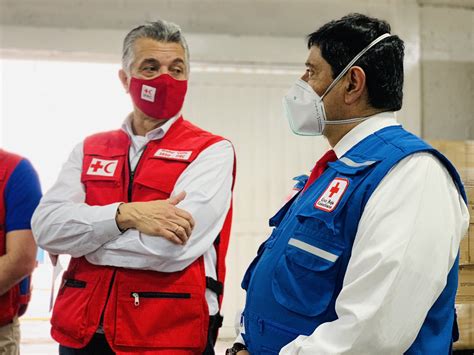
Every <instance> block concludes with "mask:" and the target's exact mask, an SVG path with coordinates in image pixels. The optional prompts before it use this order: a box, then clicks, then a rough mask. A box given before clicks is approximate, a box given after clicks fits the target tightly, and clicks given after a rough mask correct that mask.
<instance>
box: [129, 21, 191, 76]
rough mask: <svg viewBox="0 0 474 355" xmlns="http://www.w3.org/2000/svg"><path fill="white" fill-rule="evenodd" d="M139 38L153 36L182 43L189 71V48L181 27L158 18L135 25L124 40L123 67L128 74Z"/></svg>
mask: <svg viewBox="0 0 474 355" xmlns="http://www.w3.org/2000/svg"><path fill="white" fill-rule="evenodd" d="M139 38H151V39H154V40H155V41H158V42H165V43H178V44H180V45H181V47H183V49H184V57H185V58H184V60H185V64H186V71H189V49H188V44H187V43H186V39H185V38H184V36H183V33H182V32H181V28H180V27H179V26H178V25H177V24H175V23H173V22H167V21H164V20H157V21H154V22H147V23H146V24H144V25H141V26H138V27H135V28H134V29H133V30H131V31H130V32H129V33H128V34H127V36H126V37H125V39H124V40H123V49H122V67H123V70H125V72H126V73H127V74H130V69H131V67H132V63H133V61H134V60H135V57H134V52H133V45H134V44H135V41H136V40H137V39H139Z"/></svg>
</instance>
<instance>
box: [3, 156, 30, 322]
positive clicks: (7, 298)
mask: <svg viewBox="0 0 474 355" xmlns="http://www.w3.org/2000/svg"><path fill="white" fill-rule="evenodd" d="M21 160H22V157H20V156H18V155H16V154H12V153H8V152H6V151H4V150H2V149H0V197H1V198H0V256H2V255H5V253H6V232H5V215H6V209H5V187H6V186H7V183H8V180H9V179H10V175H11V174H12V173H13V171H14V170H15V168H16V166H17V165H18V163H19V162H20V161H21ZM29 299H30V294H29V293H28V294H26V295H21V294H20V285H19V284H16V285H15V286H13V287H12V288H11V289H10V290H8V291H7V292H6V293H4V294H3V295H1V296H0V327H1V326H2V325H5V324H8V323H10V322H11V321H12V320H13V318H14V317H15V316H17V315H18V316H21V315H22V314H23V313H24V312H25V310H26V307H27V305H28V301H29Z"/></svg>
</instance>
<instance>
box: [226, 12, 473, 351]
mask: <svg viewBox="0 0 474 355" xmlns="http://www.w3.org/2000/svg"><path fill="white" fill-rule="evenodd" d="M308 49H309V56H308V59H307V61H306V67H307V70H306V72H305V73H304V75H303V76H302V77H301V79H299V80H298V81H297V82H296V83H295V85H294V86H293V87H292V88H291V89H290V91H289V93H288V94H287V95H286V96H285V98H284V100H283V102H284V106H285V111H286V115H287V117H288V119H289V121H290V125H291V128H292V130H293V131H294V132H295V133H296V134H299V135H313V136H317V135H321V134H322V135H324V136H325V137H326V138H327V139H328V141H329V143H330V145H331V147H332V150H330V151H329V152H327V153H326V154H325V155H324V156H323V157H322V158H321V159H320V160H319V161H318V163H317V164H316V166H315V167H314V168H313V170H312V173H311V176H310V177H309V179H308V181H307V182H306V184H305V186H304V188H303V189H302V190H301V191H300V193H298V194H297V195H296V196H294V197H293V198H292V199H291V200H290V201H289V202H288V203H287V204H286V205H285V206H284V207H283V208H282V209H281V210H280V211H279V212H278V213H277V214H276V215H275V216H274V217H273V218H271V219H270V225H271V226H272V227H274V229H273V232H272V234H271V235H270V237H269V238H268V239H267V240H266V241H265V242H264V243H263V244H262V245H261V246H260V248H259V251H258V255H257V257H256V258H255V260H254V261H253V262H252V263H251V265H250V266H249V268H248V270H247V273H246V275H245V276H244V280H243V282H242V287H243V288H244V289H245V290H247V298H246V306H245V309H244V311H243V314H242V324H241V326H242V329H241V335H240V336H239V338H238V339H237V341H236V344H234V346H233V348H232V349H229V350H228V351H227V353H228V354H239V355H240V354H242V355H244V354H248V353H251V354H278V353H279V354H285V355H289V354H292V355H294V354H299V355H315V354H402V353H406V354H449V353H450V351H451V347H452V343H453V340H455V338H456V332H457V329H456V321H455V309H454V299H455V294H456V288H457V268H458V250H459V243H460V240H461V238H462V236H463V235H464V233H465V232H466V230H467V226H468V223H469V221H468V218H469V215H468V210H467V207H466V196H465V193H464V189H463V186H462V183H461V181H460V179H459V175H458V174H457V172H456V170H455V169H454V167H453V166H452V165H451V164H450V163H449V161H448V160H447V159H446V158H445V157H444V156H442V155H441V154H440V153H439V152H437V151H436V150H434V149H433V148H432V147H430V146H429V145H427V144H426V143H425V142H423V141H422V140H421V139H420V138H418V137H416V136H415V135H413V134H411V133H409V132H407V131H405V130H404V129H403V128H402V127H401V126H400V125H399V124H398V123H397V121H396V119H395V114H394V112H395V111H398V110H400V108H401V107H402V87H403V52H404V44H403V41H402V40H401V39H400V38H399V37H397V36H396V35H392V34H390V26H389V24H388V23H386V22H385V21H381V20H378V19H375V18H369V17H367V16H364V15H360V14H351V15H348V16H345V17H343V18H341V19H340V20H336V21H331V22H329V23H327V24H325V25H324V26H322V27H321V28H320V29H318V30H317V31H316V32H314V33H312V34H310V35H309V36H308Z"/></svg>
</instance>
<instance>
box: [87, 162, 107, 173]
mask: <svg viewBox="0 0 474 355" xmlns="http://www.w3.org/2000/svg"><path fill="white" fill-rule="evenodd" d="M103 167H104V166H103V165H102V163H101V162H100V160H97V161H96V162H95V164H91V166H90V168H91V169H92V171H93V172H94V173H95V172H97V170H99V169H102V168H103Z"/></svg>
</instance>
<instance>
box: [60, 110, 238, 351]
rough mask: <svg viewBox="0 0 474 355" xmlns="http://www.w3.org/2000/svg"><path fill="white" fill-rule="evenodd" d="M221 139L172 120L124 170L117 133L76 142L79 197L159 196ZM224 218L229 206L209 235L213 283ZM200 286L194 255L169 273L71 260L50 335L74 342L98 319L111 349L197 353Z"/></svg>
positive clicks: (101, 201)
mask: <svg viewBox="0 0 474 355" xmlns="http://www.w3.org/2000/svg"><path fill="white" fill-rule="evenodd" d="M221 140H223V138H222V137H218V136H215V135H212V134H211V133H208V132H206V131H203V130H201V129H200V128H198V127H196V126H194V125H192V124H191V123H189V122H188V121H185V120H183V119H182V118H179V119H178V120H177V121H176V122H175V123H174V124H173V125H172V126H171V128H170V129H169V131H168V132H167V134H166V135H165V136H164V137H163V139H161V140H154V141H150V142H149V143H148V144H147V147H146V148H145V151H144V152H143V154H142V156H141V158H140V161H139V163H138V165H137V167H136V169H135V171H134V172H131V171H130V165H129V157H128V151H129V147H130V139H129V137H128V135H127V134H126V133H125V132H123V131H121V130H118V131H111V132H105V133H99V134H96V135H93V136H91V137H89V138H87V139H86V140H85V141H84V160H83V168H82V183H83V184H84V186H85V191H86V203H87V204H89V205H99V206H100V205H107V204H111V203H114V202H119V201H151V200H162V199H167V198H169V196H170V194H171V192H172V190H173V188H174V185H175V183H176V181H177V180H178V178H179V176H180V175H181V174H182V172H183V171H184V170H185V169H186V168H187V167H188V165H189V164H190V163H191V162H192V161H194V160H195V159H196V157H197V156H198V155H199V154H200V153H201V152H202V151H203V150H204V149H206V148H207V147H209V146H210V145H212V144H214V143H217V142H219V141H221ZM234 177H235V168H234ZM231 219H232V207H231V208H230V210H229V213H228V215H227V218H226V220H225V222H224V226H223V228H222V231H221V233H220V235H219V236H216V237H217V238H216V243H215V247H216V252H217V264H218V266H217V272H218V279H219V281H220V282H223V280H224V275H225V263H224V260H225V255H226V252H227V246H228V243H229V235H230V225H231ZM205 290H206V277H205V270H204V261H203V257H202V256H201V257H200V258H198V259H197V260H196V261H195V262H193V263H192V264H191V265H190V266H188V267H187V268H186V269H184V270H182V271H179V272H174V273H162V272H155V271H145V270H133V269H126V268H116V267H109V266H98V265H93V264H91V263H89V262H88V261H87V260H86V259H85V258H84V257H81V258H72V259H71V262H70V264H69V267H68V269H67V271H66V272H65V273H64V276H63V283H62V287H61V289H60V290H59V293H58V297H57V299H56V303H55V306H54V310H53V316H52V319H51V324H52V331H51V334H52V336H53V338H54V339H55V340H56V341H58V342H59V343H60V344H62V345H65V346H69V347H73V348H80V347H84V346H85V345H86V344H87V343H88V342H89V341H90V340H91V338H92V336H93V335H94V333H95V331H96V330H97V328H98V327H99V324H101V323H102V324H103V329H104V331H105V335H106V338H107V341H108V342H109V344H110V345H111V347H112V348H113V349H114V350H115V351H117V352H127V351H147V353H148V352H150V354H160V355H161V354H181V353H191V354H194V353H196V354H198V353H202V351H203V350H204V348H205V346H206V341H207V332H208V323H209V312H208V307H207V302H206V299H205ZM220 300H222V295H221V297H220ZM178 349H181V350H178ZM183 349H184V350H185V352H182V350H183Z"/></svg>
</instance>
